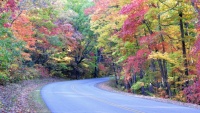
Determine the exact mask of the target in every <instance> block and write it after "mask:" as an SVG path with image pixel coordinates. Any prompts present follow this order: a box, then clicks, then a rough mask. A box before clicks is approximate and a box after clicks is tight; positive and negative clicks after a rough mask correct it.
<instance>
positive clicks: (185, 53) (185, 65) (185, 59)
mask: <svg viewBox="0 0 200 113" xmlns="http://www.w3.org/2000/svg"><path fill="white" fill-rule="evenodd" d="M179 17H180V22H179V24H180V32H181V38H182V41H181V42H182V51H183V58H184V67H185V75H189V71H188V62H187V57H186V56H187V51H186V44H185V31H184V24H183V19H182V18H183V12H182V11H180V12H179Z"/></svg>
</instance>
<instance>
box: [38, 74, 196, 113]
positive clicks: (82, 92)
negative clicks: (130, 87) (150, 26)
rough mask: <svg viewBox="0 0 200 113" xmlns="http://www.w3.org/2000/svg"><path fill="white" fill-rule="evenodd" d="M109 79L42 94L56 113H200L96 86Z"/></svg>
mask: <svg viewBox="0 0 200 113" xmlns="http://www.w3.org/2000/svg"><path fill="white" fill-rule="evenodd" d="M107 80H109V78H97V79H86V80H74V81H66V82H57V83H52V84H48V85H46V86H45V87H43V88H42V90H41V95H42V98H43V100H44V102H45V103H46V105H47V107H48V108H49V110H50V111H51V112H52V113H200V109H195V108H189V107H184V106H179V105H175V104H169V103H163V102H157V101H153V100H148V99H143V98H138V97H134V96H131V95H124V94H121V93H115V92H109V91H105V90H102V89H99V88H97V87H96V86H95V85H96V84H97V83H100V82H105V81H107Z"/></svg>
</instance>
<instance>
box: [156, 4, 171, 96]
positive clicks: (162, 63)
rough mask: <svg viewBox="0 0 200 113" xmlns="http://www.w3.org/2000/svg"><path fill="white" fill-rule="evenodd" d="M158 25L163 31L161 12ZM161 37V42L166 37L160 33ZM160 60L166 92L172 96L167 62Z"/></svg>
mask: <svg viewBox="0 0 200 113" xmlns="http://www.w3.org/2000/svg"><path fill="white" fill-rule="evenodd" d="M158 6H159V5H158ZM158 8H160V7H158ZM158 26H159V31H162V27H161V17H160V14H158ZM160 38H161V42H164V37H163V35H162V34H161V35H160ZM162 51H163V53H165V52H166V50H165V46H164V44H162ZM158 62H160V63H159V65H162V66H159V67H160V68H162V69H161V71H162V75H163V82H164V87H165V88H166V89H167V90H166V92H167V94H168V95H169V96H170V95H171V90H170V89H171V88H170V85H169V84H168V73H167V62H166V60H164V59H163V60H161V61H158Z"/></svg>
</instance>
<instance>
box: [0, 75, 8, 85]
mask: <svg viewBox="0 0 200 113" xmlns="http://www.w3.org/2000/svg"><path fill="white" fill-rule="evenodd" d="M8 81H9V78H8V76H7V74H6V72H0V85H5V84H6V82H8Z"/></svg>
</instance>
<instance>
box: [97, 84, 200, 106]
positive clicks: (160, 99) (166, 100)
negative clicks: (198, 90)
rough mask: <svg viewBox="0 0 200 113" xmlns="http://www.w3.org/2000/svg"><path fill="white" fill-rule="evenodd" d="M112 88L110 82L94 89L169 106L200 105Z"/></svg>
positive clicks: (98, 85)
mask: <svg viewBox="0 0 200 113" xmlns="http://www.w3.org/2000/svg"><path fill="white" fill-rule="evenodd" d="M112 86H113V83H111V81H108V82H104V83H99V84H97V85H96V87H98V88H100V89H103V90H107V91H110V92H115V93H121V94H123V95H129V96H134V97H138V98H143V99H149V100H154V101H158V102H165V103H171V104H176V105H181V106H186V107H191V108H197V109H200V105H197V104H191V103H184V102H179V101H175V100H171V99H164V98H159V97H152V96H144V95H138V94H133V93H128V92H125V91H121V90H119V89H117V88H115V87H112Z"/></svg>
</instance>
